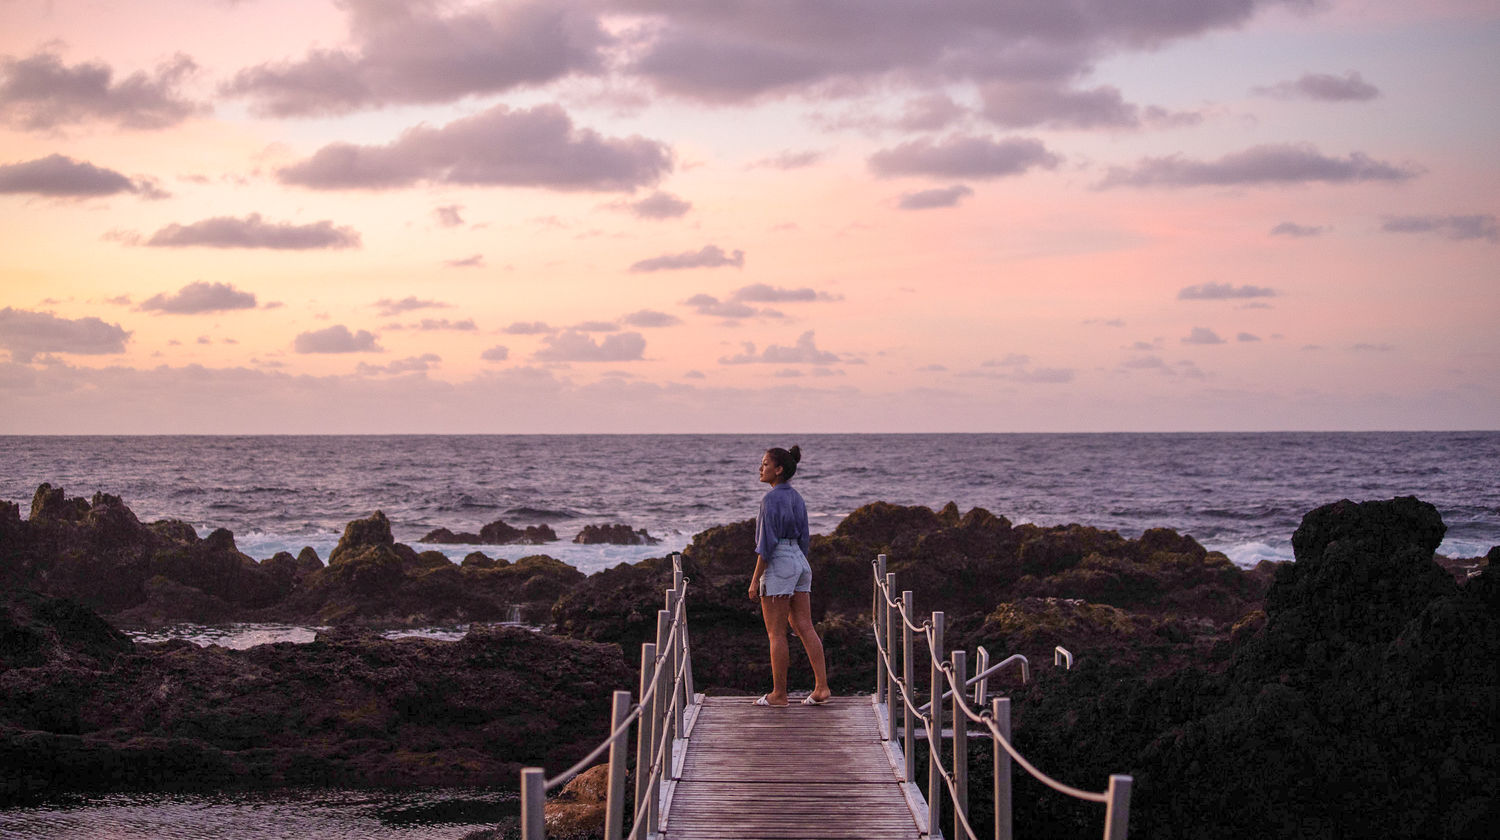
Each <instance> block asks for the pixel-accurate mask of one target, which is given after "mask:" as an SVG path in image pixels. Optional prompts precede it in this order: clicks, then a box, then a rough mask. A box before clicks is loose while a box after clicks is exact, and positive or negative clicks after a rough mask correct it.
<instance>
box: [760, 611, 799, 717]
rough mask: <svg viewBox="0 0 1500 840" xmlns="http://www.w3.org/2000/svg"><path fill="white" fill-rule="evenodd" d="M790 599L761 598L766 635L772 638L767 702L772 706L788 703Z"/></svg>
mask: <svg viewBox="0 0 1500 840" xmlns="http://www.w3.org/2000/svg"><path fill="white" fill-rule="evenodd" d="M790 606H791V604H790V601H789V600H788V599H786V598H768V597H765V596H762V597H761V599H760V615H761V618H762V619H764V620H765V622H766V636H767V637H768V638H769V639H770V640H771V686H772V687H771V693H770V694H767V695H766V702H767V703H770V704H771V705H772V706H785V705H786V662H787V655H788V654H787V649H786V624H787V611H788V609H789V608H790Z"/></svg>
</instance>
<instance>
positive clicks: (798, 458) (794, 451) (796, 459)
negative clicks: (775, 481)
mask: <svg viewBox="0 0 1500 840" xmlns="http://www.w3.org/2000/svg"><path fill="white" fill-rule="evenodd" d="M787 453H788V454H790V455H791V456H792V462H793V463H796V464H800V463H802V447H800V446H797V445H795V444H793V446H792V448H791V449H788V450H787Z"/></svg>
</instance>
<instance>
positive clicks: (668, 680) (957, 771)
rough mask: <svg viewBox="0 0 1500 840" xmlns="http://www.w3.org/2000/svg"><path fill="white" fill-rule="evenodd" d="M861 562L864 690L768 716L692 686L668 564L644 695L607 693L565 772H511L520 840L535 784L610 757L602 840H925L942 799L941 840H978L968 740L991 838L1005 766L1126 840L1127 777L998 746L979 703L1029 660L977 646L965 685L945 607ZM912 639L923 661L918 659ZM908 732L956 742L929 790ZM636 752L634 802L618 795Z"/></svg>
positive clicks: (989, 716) (1000, 705)
mask: <svg viewBox="0 0 1500 840" xmlns="http://www.w3.org/2000/svg"><path fill="white" fill-rule="evenodd" d="M872 565H873V569H872V571H873V575H874V580H873V586H872V593H873V596H872V600H871V630H872V632H873V633H874V635H875V640H876V650H877V662H875V663H873V664H874V666H875V670H876V691H875V694H874V695H873V696H869V697H865V696H851V697H839V698H835V699H834V700H833V702H831V703H829V704H828V705H824V706H802V705H800V704H798V703H797V699H796V698H793V701H792V705H791V706H789V707H787V708H765V707H758V706H753V705H751V703H750V699H749V698H745V697H709V698H705V697H704V696H703V695H701V694H695V693H694V691H693V668H692V647H691V644H690V642H689V633H688V621H687V585H688V581H687V580H686V579H685V578H684V577H683V575H682V558H681V556H680V555H673V557H672V566H673V585H672V588H671V589H669V590H667V591H666V599H665V600H666V603H665V609H663V610H661V611H660V612H658V613H657V629H656V641H655V642H654V643H647V644H645V645H642V646H641V648H642V649H641V684H640V690H639V694H638V695H637V696H638V697H639V698H640V700H639V701H638V702H635V703H632V701H631V698H630V693H629V692H627V691H616V692H615V693H614V698H613V700H614V704H613V713H612V716H611V732H610V735H609V736H608V737H607V738H606V739H605V740H604V742H603V743H601V744H600V745H599V746H598V747H597V748H596V749H595V750H594V751H593V752H592V753H590V754H589V755H587V756H585V757H584V758H583V759H582V760H580V761H579V762H578V763H577V764H575V765H574V766H573V767H571V768H569V769H568V770H565V771H563V772H562V773H559V774H558V775H557V776H555V777H553V778H551V779H548V778H546V774H545V772H544V771H543V770H542V769H541V768H535V767H532V768H527V769H525V770H522V771H521V835H522V837H523V840H543V838H544V836H545V825H544V822H543V809H544V806H545V802H546V793H547V791H548V790H551V789H554V788H556V787H559V786H561V785H563V784H565V783H566V782H567V781H568V780H569V779H571V778H572V777H573V776H575V775H576V774H577V773H578V772H580V771H582V770H583V769H584V768H586V767H589V766H591V765H593V764H594V763H595V762H596V761H598V760H599V759H600V758H601V757H603V756H604V755H605V754H606V752H607V753H608V755H609V768H610V769H609V793H608V802H607V806H606V819H605V837H606V840H624V838H630V840H711V838H719V839H720V840H780V839H781V838H785V839H786V840H813V838H830V840H842V839H843V838H847V840H922V839H923V838H937V837H942V836H943V835H944V832H943V830H942V827H941V826H938V825H934V824H933V822H934V820H932V819H931V818H930V815H936V814H937V813H939V812H940V811H941V804H942V802H943V798H944V797H945V796H946V797H947V798H948V802H949V803H950V804H951V805H953V806H954V807H953V808H952V811H953V824H952V826H951V834H950V835H949V836H952V837H954V838H963V837H967V838H971V839H972V840H979V838H978V837H977V836H976V834H975V832H974V830H973V828H972V826H970V825H969V822H968V809H969V796H970V791H969V789H968V779H967V773H968V750H969V748H970V743H969V742H970V740H971V739H973V738H981V739H987V740H988V741H989V742H990V744H991V749H992V752H993V760H994V785H993V789H992V790H991V791H988V793H989V794H990V795H991V797H992V799H993V805H994V813H995V825H994V831H993V836H994V837H995V839H996V840H1011V838H1012V836H1013V835H1012V823H1011V785H1010V780H1011V770H1012V766H1013V764H1019V765H1020V766H1021V768H1022V769H1023V770H1025V771H1026V772H1027V773H1029V774H1031V775H1032V776H1033V777H1035V778H1036V779H1038V780H1039V781H1041V782H1042V783H1043V784H1045V785H1047V786H1048V787H1050V788H1052V789H1053V790H1056V791H1058V792H1059V793H1062V794H1064V795H1067V796H1072V797H1075V798H1078V799H1083V800H1086V801H1090V802H1096V803H1100V804H1102V805H1104V806H1105V820H1104V840H1126V830H1127V826H1128V822H1129V804H1130V785H1131V778H1130V777H1129V776H1123V775H1115V776H1110V777H1109V786H1108V789H1107V790H1105V791H1103V792H1093V791H1085V790H1080V789H1078V788H1074V787H1071V786H1068V785H1065V784H1062V783H1061V782H1058V781H1056V780H1055V779H1052V778H1051V777H1049V776H1047V775H1046V774H1045V773H1043V772H1042V771H1040V770H1038V769H1037V768H1036V767H1034V766H1033V765H1032V764H1031V763H1030V762H1028V761H1027V760H1026V759H1025V758H1024V757H1023V756H1022V755H1021V754H1020V752H1018V751H1017V750H1016V748H1015V746H1014V745H1013V744H1011V743H1010V700H1009V699H1008V698H1004V697H997V698H993V699H992V698H990V697H989V696H988V685H989V680H990V679H991V678H992V677H994V676H995V675H997V674H998V673H1000V672H1001V671H1003V670H1005V669H1006V668H1009V667H1011V666H1018V667H1019V669H1020V671H1021V678H1022V679H1023V680H1025V679H1027V677H1028V675H1029V669H1030V666H1029V663H1028V662H1027V661H1026V658H1025V657H1024V656H1020V655H1016V656H1012V657H1010V658H1008V659H1006V660H1004V661H1002V662H1000V663H998V664H995V665H989V661H988V660H989V655H988V653H987V652H986V651H984V649H983V648H980V649H979V650H978V651H977V654H978V658H977V661H976V665H977V667H976V668H975V671H976V673H975V675H974V676H973V677H969V676H968V672H967V654H966V652H965V651H962V650H957V651H953V652H952V653H951V656H950V657H949V658H944V656H943V650H944V648H943V621H944V619H943V613H941V612H935V613H932V614H931V616H930V617H929V618H927V619H925V620H923V621H921V623H918V622H917V621H916V619H915V613H914V612H913V610H912V593H911V592H910V591H909V590H908V591H904V592H902V593H901V594H900V597H899V598H897V597H895V594H894V593H895V575H894V574H888V573H886V571H885V566H886V558H885V555H880V557H878V558H877V559H876V560H875V561H874V563H873V564H872ZM918 640H921V641H922V642H923V643H924V644H923V647H925V649H926V655H920V656H919V655H918V654H917V652H916V650H917V644H916V643H917V641H918ZM1064 658H1066V662H1067V665H1068V667H1071V666H1072V661H1073V657H1072V654H1071V653H1069V652H1067V651H1064V650H1062V649H1061V648H1059V650H1058V653H1057V654H1056V657H1055V664H1060V663H1061V662H1062V661H1063V660H1064ZM918 666H921V667H924V668H927V669H928V671H929V674H930V678H931V679H930V683H929V686H930V693H929V697H928V700H927V702H926V703H924V704H921V705H918V704H919V703H920V702H921V699H922V698H920V697H918V696H917V692H916V687H915V683H914V680H913V676H914V673H915V670H916V667H918ZM986 701H989V702H988V704H987V703H986ZM945 706H947V707H948V714H947V715H946V718H947V720H948V722H949V724H950V726H949V727H948V728H945V727H944V726H943V718H944V717H945V715H944V714H943V710H944V708H945ZM934 709H936V710H938V712H937V713H936V714H935V713H934V712H933V710H934ZM971 726H972V730H971V728H970V727H971ZM632 727H634V729H635V732H636V737H635V739H634V741H635V749H634V750H633V751H632V750H631V749H630V738H629V735H630V730H631V729H632ZM918 738H922V739H924V740H927V741H928V742H929V743H934V744H940V743H941V742H942V740H944V739H951V741H952V745H953V747H952V764H951V766H945V764H944V762H943V759H942V750H938V749H934V750H931V751H929V760H928V763H927V767H926V768H925V769H926V771H927V773H926V776H927V779H926V783H927V790H926V795H925V796H924V795H923V791H922V789H921V788H920V787H919V786H918V778H917V768H916V763H915V755H916V752H915V747H916V740H917V739H918ZM632 752H633V755H634V757H635V766H636V768H637V772H636V773H635V782H636V783H635V788H634V791H633V795H632V794H631V793H628V792H627V791H626V790H625V780H626V775H627V774H626V765H627V763H628V760H629V756H630V755H631V754H632ZM929 803H932V804H931V805H930V804H929ZM627 812H628V813H629V814H630V816H631V818H630V819H629V820H628V821H627V820H626V819H625V816H626V814H627ZM626 826H629V827H630V829H629V834H626V833H625V828H626Z"/></svg>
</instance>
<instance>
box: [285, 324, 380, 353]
mask: <svg viewBox="0 0 1500 840" xmlns="http://www.w3.org/2000/svg"><path fill="white" fill-rule="evenodd" d="M292 349H293V350H296V351H297V352H298V353H378V352H381V347H380V345H378V344H376V343H375V336H374V335H372V334H371V333H370V332H369V331H368V330H360V331H359V332H357V333H351V332H349V328H348V327H346V326H344V325H343V324H335V325H334V326H331V327H328V328H326V329H321V330H311V331H309V332H305V333H302V334H300V335H298V336H297V339H296V341H294V342H292Z"/></svg>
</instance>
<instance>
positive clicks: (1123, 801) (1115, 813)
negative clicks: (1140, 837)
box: [1104, 776, 1132, 840]
mask: <svg viewBox="0 0 1500 840" xmlns="http://www.w3.org/2000/svg"><path fill="white" fill-rule="evenodd" d="M1131 781H1132V779H1131V777H1129V776H1110V777H1109V805H1108V807H1107V808H1106V809H1105V811H1104V840H1125V832H1126V831H1127V830H1129V828H1130V783H1131Z"/></svg>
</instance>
